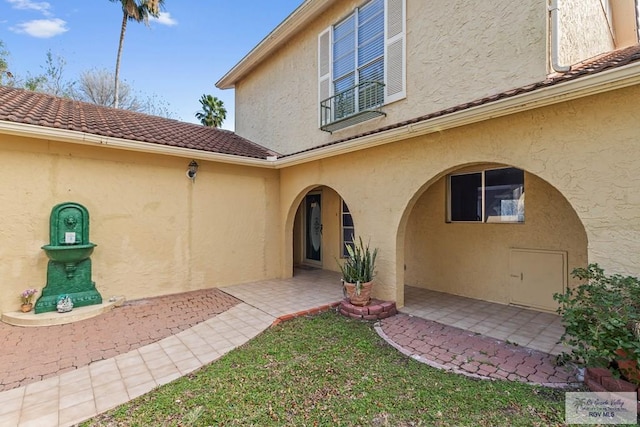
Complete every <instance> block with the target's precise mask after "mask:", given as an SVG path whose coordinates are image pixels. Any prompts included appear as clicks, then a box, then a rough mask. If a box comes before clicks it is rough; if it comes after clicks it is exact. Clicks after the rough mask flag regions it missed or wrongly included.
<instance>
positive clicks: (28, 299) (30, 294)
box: [20, 289, 38, 304]
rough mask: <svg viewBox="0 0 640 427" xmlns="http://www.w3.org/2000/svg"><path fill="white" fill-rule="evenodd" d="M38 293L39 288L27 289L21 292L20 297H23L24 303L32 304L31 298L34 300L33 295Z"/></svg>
mask: <svg viewBox="0 0 640 427" xmlns="http://www.w3.org/2000/svg"><path fill="white" fill-rule="evenodd" d="M37 293H38V290H37V289H25V290H24V291H22V293H21V294H20V298H21V299H22V303H23V304H31V300H33V296H34V295H35V294H37Z"/></svg>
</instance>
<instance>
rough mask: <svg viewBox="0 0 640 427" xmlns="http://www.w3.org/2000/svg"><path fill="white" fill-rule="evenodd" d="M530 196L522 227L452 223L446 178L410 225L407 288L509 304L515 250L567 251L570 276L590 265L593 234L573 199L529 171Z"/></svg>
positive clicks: (421, 203) (416, 209) (419, 204)
mask: <svg viewBox="0 0 640 427" xmlns="http://www.w3.org/2000/svg"><path fill="white" fill-rule="evenodd" d="M484 167H486V165H477V166H476V167H475V168H472V169H475V170H481V169H482V168H484ZM525 194H526V195H527V196H526V202H525V222H524V223H522V224H499V223H446V222H445V218H446V200H447V198H446V177H442V178H440V179H439V180H438V181H436V182H435V183H434V184H433V185H432V186H430V187H429V188H428V189H427V191H425V192H424V194H423V195H422V196H420V198H419V199H418V201H417V202H416V204H415V206H414V208H413V210H412V212H411V215H410V217H409V220H408V223H407V231H406V240H405V265H406V272H405V284H407V285H411V286H417V287H424V288H428V289H432V290H436V291H441V292H447V293H452V294H456V295H463V296H467V297H471V298H479V299H484V300H488V301H494V302H500V303H504V304H506V303H509V302H510V299H511V290H510V289H511V287H510V286H509V283H510V277H509V274H508V272H509V253H510V249H511V248H524V249H534V250H547V251H549V250H551V251H564V252H566V253H567V264H568V265H567V267H568V268H567V270H568V271H569V272H571V271H572V270H573V269H574V268H576V267H585V266H586V265H587V236H586V233H585V231H584V227H583V226H582V223H581V222H580V219H579V218H578V216H577V215H576V213H575V211H574V210H573V208H572V207H571V205H570V204H569V203H568V202H567V200H566V199H565V198H564V197H563V196H562V195H561V194H560V193H559V192H558V191H557V190H556V189H555V188H553V187H551V186H550V185H549V184H547V183H545V182H544V181H543V180H541V179H540V178H538V177H536V176H535V175H532V174H529V173H525ZM572 283H573V284H575V282H572Z"/></svg>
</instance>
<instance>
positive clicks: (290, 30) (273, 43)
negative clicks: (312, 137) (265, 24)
mask: <svg viewBox="0 0 640 427" xmlns="http://www.w3.org/2000/svg"><path fill="white" fill-rule="evenodd" d="M336 1H337V0H305V1H304V2H303V3H302V4H301V5H300V6H298V8H297V9H296V10H294V11H293V12H292V13H291V15H289V16H288V17H287V18H286V19H285V20H284V21H282V22H281V23H280V25H278V26H277V27H276V28H275V29H274V30H273V31H271V32H270V33H269V34H268V35H267V36H266V37H265V38H264V39H262V41H261V42H260V43H258V45H257V46H256V47H254V48H253V49H252V50H251V51H250V52H249V53H248V54H247V55H245V57H244V58H242V59H241V60H240V62H238V63H237V64H236V65H235V66H234V67H233V68H232V69H231V70H229V71H228V72H227V73H226V74H225V75H224V76H222V78H221V79H220V80H218V81H217V82H216V87H217V88H218V89H233V88H234V87H235V85H236V82H237V81H239V80H240V79H242V78H243V77H244V76H246V75H247V74H248V73H249V72H251V70H253V69H254V68H255V67H256V65H258V64H259V63H260V62H262V61H263V60H264V59H265V58H267V57H268V56H269V55H270V54H271V53H273V52H274V51H275V50H277V49H278V48H280V47H281V46H282V45H283V44H284V43H286V42H287V40H288V39H289V37H291V36H293V35H294V34H295V33H297V32H298V31H300V29H301V28H303V27H304V25H306V24H307V23H309V22H310V21H312V20H313V19H315V18H317V17H318V16H319V15H320V14H321V13H322V12H323V11H324V10H325V9H326V8H327V7H329V6H331V5H332V4H333V3H335V2H336Z"/></svg>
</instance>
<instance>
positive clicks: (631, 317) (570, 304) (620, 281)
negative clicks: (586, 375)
mask: <svg viewBox="0 0 640 427" xmlns="http://www.w3.org/2000/svg"><path fill="white" fill-rule="evenodd" d="M572 274H573V276H574V277H577V278H579V279H581V280H583V281H584V283H582V284H581V285H580V286H578V287H577V288H573V289H571V288H570V289H567V291H566V292H565V293H564V294H555V295H554V299H555V300H557V301H558V302H560V307H559V308H558V313H560V314H561V315H562V320H563V323H564V326H565V333H564V335H563V336H562V338H561V341H562V342H563V343H565V344H567V345H568V346H569V348H571V351H570V353H564V354H563V355H562V356H563V358H564V359H565V360H572V361H574V362H577V363H578V364H581V365H583V366H584V367H603V368H609V369H610V370H612V371H613V372H614V374H621V375H622V376H624V377H625V378H626V379H627V380H628V381H630V382H633V383H635V384H640V371H638V366H639V365H638V363H639V362H640V327H639V325H640V280H639V279H638V278H636V277H631V276H628V277H624V276H621V275H618V274H614V275H611V276H609V275H606V274H605V273H604V270H603V269H602V268H600V267H599V266H598V265H597V264H590V265H589V266H588V267H587V268H577V269H575V270H574V271H573V273H572Z"/></svg>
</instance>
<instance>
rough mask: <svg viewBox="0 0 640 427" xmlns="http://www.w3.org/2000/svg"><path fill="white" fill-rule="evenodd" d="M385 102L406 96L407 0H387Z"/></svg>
mask: <svg viewBox="0 0 640 427" xmlns="http://www.w3.org/2000/svg"><path fill="white" fill-rule="evenodd" d="M384 11H385V25H384V35H385V51H384V80H385V81H384V83H385V103H386V104H388V103H390V102H394V101H397V100H399V99H403V98H406V96H407V91H406V85H407V77H406V74H407V73H406V57H407V52H406V50H407V48H406V41H405V33H406V25H407V24H406V22H407V18H406V13H407V2H406V0H385V8H384Z"/></svg>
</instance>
